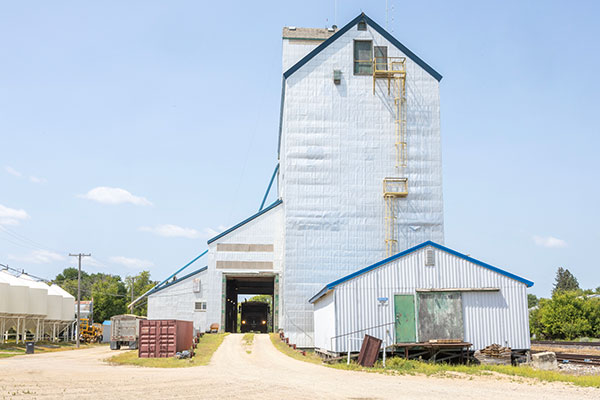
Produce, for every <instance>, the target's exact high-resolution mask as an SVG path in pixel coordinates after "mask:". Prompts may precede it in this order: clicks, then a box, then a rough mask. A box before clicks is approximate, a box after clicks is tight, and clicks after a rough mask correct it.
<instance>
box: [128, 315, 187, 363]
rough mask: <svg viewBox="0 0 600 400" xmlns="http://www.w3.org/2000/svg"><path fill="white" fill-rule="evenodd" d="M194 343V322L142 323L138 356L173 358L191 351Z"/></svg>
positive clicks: (166, 321)
mask: <svg viewBox="0 0 600 400" xmlns="http://www.w3.org/2000/svg"><path fill="white" fill-rule="evenodd" d="M193 342H194V325H193V323H192V321H179V320H175V319H152V320H141V321H140V337H139V349H138V355H139V357H140V358H157V357H173V356H174V355H175V353H177V352H178V351H183V350H189V349H190V348H191V347H192V344H193Z"/></svg>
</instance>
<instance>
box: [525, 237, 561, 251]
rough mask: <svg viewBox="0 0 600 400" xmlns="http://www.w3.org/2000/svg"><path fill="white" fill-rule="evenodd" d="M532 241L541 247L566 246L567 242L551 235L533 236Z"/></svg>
mask: <svg viewBox="0 0 600 400" xmlns="http://www.w3.org/2000/svg"><path fill="white" fill-rule="evenodd" d="M533 241H534V242H535V244H536V245H538V246H541V247H549V248H555V249H557V248H562V247H567V242H565V241H564V240H562V239H558V238H555V237H552V236H534V237H533Z"/></svg>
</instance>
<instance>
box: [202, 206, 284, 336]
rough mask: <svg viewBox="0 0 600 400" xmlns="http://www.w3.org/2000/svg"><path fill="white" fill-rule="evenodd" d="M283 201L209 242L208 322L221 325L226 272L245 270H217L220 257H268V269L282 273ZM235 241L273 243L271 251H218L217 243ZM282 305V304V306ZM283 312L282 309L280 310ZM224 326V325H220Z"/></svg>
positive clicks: (235, 242) (222, 258) (227, 259)
mask: <svg viewBox="0 0 600 400" xmlns="http://www.w3.org/2000/svg"><path fill="white" fill-rule="evenodd" d="M282 218H283V204H280V205H278V206H277V207H275V208H273V209H271V210H269V211H268V212H266V213H265V214H262V215H260V216H259V217H257V218H255V219H253V220H252V221H250V222H248V223H247V224H245V225H242V226H241V227H239V228H238V229H236V230H234V231H232V232H231V233H229V234H228V235H226V236H223V237H222V238H219V239H218V240H216V241H214V242H212V243H210V244H209V246H208V249H209V250H208V275H207V276H208V278H207V280H208V282H209V284H208V288H207V292H206V293H207V312H206V320H207V324H208V325H210V324H212V323H218V324H219V325H222V318H221V317H222V314H221V311H222V302H223V299H222V295H223V273H224V272H225V273H227V272H234V273H238V274H240V273H244V271H243V270H241V269H240V270H235V271H234V270H225V271H223V270H217V268H216V265H217V261H251V262H255V261H266V262H272V263H273V267H272V269H269V270H268V272H272V273H281V268H282V262H283V243H282V242H283V237H282V236H283V234H282V225H283V220H282ZM223 243H234V244H272V245H273V251H272V252H254V251H217V245H218V244H223ZM280 309H281V307H280ZM279 315H281V312H280V313H279ZM221 328H222V329H224V327H223V326H222V327H221Z"/></svg>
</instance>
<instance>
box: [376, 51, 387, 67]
mask: <svg viewBox="0 0 600 400" xmlns="http://www.w3.org/2000/svg"><path fill="white" fill-rule="evenodd" d="M387 69H388V58H387V46H375V70H376V71H387Z"/></svg>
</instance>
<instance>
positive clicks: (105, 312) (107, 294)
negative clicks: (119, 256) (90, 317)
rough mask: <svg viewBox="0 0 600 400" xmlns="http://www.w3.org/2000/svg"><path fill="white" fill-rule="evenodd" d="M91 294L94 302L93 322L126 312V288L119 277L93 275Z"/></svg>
mask: <svg viewBox="0 0 600 400" xmlns="http://www.w3.org/2000/svg"><path fill="white" fill-rule="evenodd" d="M93 276H94V278H95V279H94V283H93V284H92V288H91V292H92V299H93V300H94V321H96V322H102V321H105V320H107V319H110V317H112V316H113V315H119V314H125V312H126V311H127V288H126V287H125V284H124V283H123V282H122V281H121V277H120V276H117V275H108V274H94V275H93Z"/></svg>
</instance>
